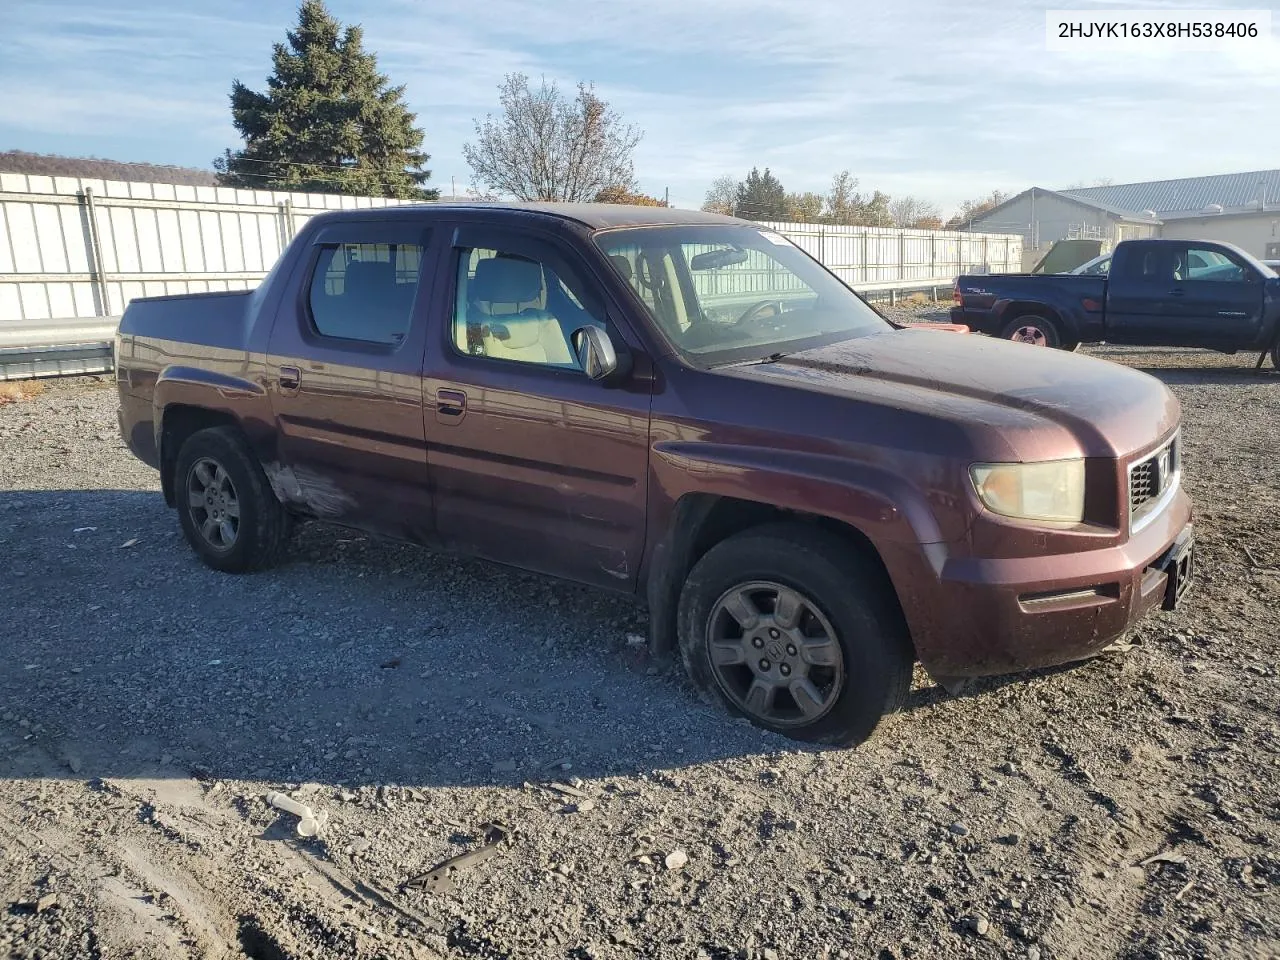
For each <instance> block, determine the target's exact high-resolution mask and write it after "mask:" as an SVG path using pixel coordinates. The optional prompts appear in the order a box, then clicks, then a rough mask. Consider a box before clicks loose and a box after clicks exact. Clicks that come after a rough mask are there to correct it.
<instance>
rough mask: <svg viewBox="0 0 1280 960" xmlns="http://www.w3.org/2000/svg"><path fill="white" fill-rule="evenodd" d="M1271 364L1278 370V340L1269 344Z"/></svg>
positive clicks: (1279, 343) (1279, 363)
mask: <svg viewBox="0 0 1280 960" xmlns="http://www.w3.org/2000/svg"><path fill="white" fill-rule="evenodd" d="M1271 365H1272V366H1273V367H1275V368H1276V369H1277V370H1280V340H1276V342H1275V343H1274V344H1272V345H1271Z"/></svg>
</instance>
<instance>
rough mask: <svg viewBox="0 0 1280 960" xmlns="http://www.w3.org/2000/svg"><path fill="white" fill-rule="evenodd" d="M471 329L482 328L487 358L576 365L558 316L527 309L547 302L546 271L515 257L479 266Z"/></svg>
mask: <svg viewBox="0 0 1280 960" xmlns="http://www.w3.org/2000/svg"><path fill="white" fill-rule="evenodd" d="M467 293H468V300H469V301H470V304H469V305H468V318H467V319H468V323H469V324H471V325H473V326H478V327H479V330H480V343H481V346H482V348H483V351H484V355H485V356H487V357H494V358H495V359H500V360H518V361H521V362H523V363H544V364H558V365H567V366H573V365H574V364H575V362H576V361H575V360H574V358H573V353H572V351H570V349H569V344H568V343H567V342H566V341H565V338H564V332H563V331H562V330H561V329H560V323H559V322H558V321H557V320H556V318H555V317H554V316H552V315H551V314H549V313H547V311H545V310H541V309H539V308H537V307H525V308H523V309H521V306H520V305H521V304H524V303H543V302H545V297H544V292H543V286H542V266H541V265H540V264H538V263H535V262H534V261H532V260H524V259H520V258H516V257H492V258H490V259H486V260H481V261H479V262H478V263H477V264H476V274H475V276H474V277H473V278H472V279H471V282H470V283H469V284H468V291H467Z"/></svg>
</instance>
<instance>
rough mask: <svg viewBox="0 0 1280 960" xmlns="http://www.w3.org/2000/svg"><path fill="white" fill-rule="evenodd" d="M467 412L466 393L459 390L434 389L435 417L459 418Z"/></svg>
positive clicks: (439, 418) (443, 418) (445, 418)
mask: <svg viewBox="0 0 1280 960" xmlns="http://www.w3.org/2000/svg"><path fill="white" fill-rule="evenodd" d="M466 412H467V395H466V394H465V393H463V392H462V391H461V390H437V391H436V419H437V420H459V419H461V418H462V415H463V414H464V413H466Z"/></svg>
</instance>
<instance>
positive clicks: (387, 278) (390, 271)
mask: <svg viewBox="0 0 1280 960" xmlns="http://www.w3.org/2000/svg"><path fill="white" fill-rule="evenodd" d="M395 282H396V268H395V264H393V263H391V262H389V261H382V260H352V261H351V262H350V263H348V264H347V272H346V274H345V276H344V278H343V292H344V293H354V294H356V295H358V296H364V295H367V294H368V293H369V292H370V291H374V290H379V291H384V290H388V289H390V288H391V287H393V286H395Z"/></svg>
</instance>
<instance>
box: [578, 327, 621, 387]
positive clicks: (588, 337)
mask: <svg viewBox="0 0 1280 960" xmlns="http://www.w3.org/2000/svg"><path fill="white" fill-rule="evenodd" d="M571 339H572V340H573V352H574V353H575V354H577V357H578V366H580V367H581V368H582V372H583V373H585V374H586V375H587V376H588V377H590V378H591V379H592V380H603V379H605V378H606V377H608V376H611V375H612V374H614V373H616V372H617V371H618V351H617V350H615V349H614V347H613V341H612V340H610V339H609V334H607V333H605V332H604V330H602V329H601V328H600V327H596V326H586V327H579V328H578V329H577V330H575V331H573V337H572V338H571Z"/></svg>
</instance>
